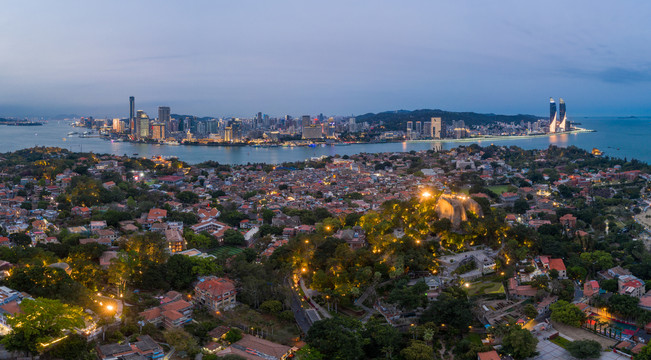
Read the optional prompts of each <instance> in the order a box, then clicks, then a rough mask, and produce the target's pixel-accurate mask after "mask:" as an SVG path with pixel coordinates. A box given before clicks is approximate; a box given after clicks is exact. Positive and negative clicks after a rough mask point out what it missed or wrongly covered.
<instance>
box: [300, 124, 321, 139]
mask: <svg viewBox="0 0 651 360" xmlns="http://www.w3.org/2000/svg"><path fill="white" fill-rule="evenodd" d="M322 135H323V129H322V128H321V126H316V125H309V126H304V127H303V134H302V138H303V139H321V138H322V137H323V136H322Z"/></svg>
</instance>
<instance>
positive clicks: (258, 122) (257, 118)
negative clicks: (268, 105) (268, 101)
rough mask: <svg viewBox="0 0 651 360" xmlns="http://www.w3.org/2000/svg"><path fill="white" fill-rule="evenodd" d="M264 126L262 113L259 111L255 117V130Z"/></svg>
mask: <svg viewBox="0 0 651 360" xmlns="http://www.w3.org/2000/svg"><path fill="white" fill-rule="evenodd" d="M261 125H262V112H260V111H258V113H257V114H256V116H255V119H254V120H253V128H254V129H257V128H258V127H260V126H261Z"/></svg>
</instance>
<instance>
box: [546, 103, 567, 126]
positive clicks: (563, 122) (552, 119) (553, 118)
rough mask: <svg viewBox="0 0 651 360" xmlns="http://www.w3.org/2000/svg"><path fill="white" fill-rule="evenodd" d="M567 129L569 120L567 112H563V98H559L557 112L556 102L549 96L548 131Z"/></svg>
mask: <svg viewBox="0 0 651 360" xmlns="http://www.w3.org/2000/svg"><path fill="white" fill-rule="evenodd" d="M559 119H560V120H559ZM569 130H570V122H569V121H567V114H566V113H565V101H564V100H563V98H561V99H560V102H559V104H558V114H557V113H556V102H555V101H554V98H549V132H550V133H557V132H563V131H569Z"/></svg>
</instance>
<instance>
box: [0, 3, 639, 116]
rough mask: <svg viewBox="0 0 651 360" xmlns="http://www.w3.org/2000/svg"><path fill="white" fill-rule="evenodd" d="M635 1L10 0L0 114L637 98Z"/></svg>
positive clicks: (608, 102) (231, 112)
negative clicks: (131, 103)
mask: <svg viewBox="0 0 651 360" xmlns="http://www.w3.org/2000/svg"><path fill="white" fill-rule="evenodd" d="M649 14H651V3H649V2H646V1H629V2H612V1H608V2H606V1H571V2H568V1H543V2H536V3H535V4H533V2H530V1H521V0H519V1H491V2H488V1H431V0H426V1H417V0H408V1H382V0H369V1H332V0H330V1H318V2H317V1H305V0H302V1H298V0H297V1H285V0H274V1H246V0H240V1H216V0H212V1H199V0H192V1H160V0H157V1H102V2H96V1H51V0H49V1H27V2H22V1H10V2H4V3H3V5H2V11H1V12H0V26H2V29H3V30H2V32H0V54H1V55H0V115H4V116H21V115H46V116H48V115H55V114H60V113H76V114H79V115H95V116H100V117H103V116H110V117H126V116H128V108H129V106H128V97H129V96H131V95H133V96H135V97H136V107H137V108H139V109H143V110H145V111H147V112H148V113H150V115H152V116H156V113H155V109H156V107H157V106H159V105H167V106H171V108H172V112H173V113H179V114H195V115H199V116H239V117H249V116H252V115H253V114H254V113H256V112H258V111H262V112H263V113H267V114H270V115H272V116H282V115H284V114H291V115H301V114H313V115H314V114H318V113H324V114H326V115H350V114H362V113H367V112H380V111H386V110H395V109H408V110H413V109H422V108H440V109H444V110H452V111H476V112H484V113H488V112H494V113H502V114H517V113H528V114H536V115H545V114H547V112H548V101H549V97H550V96H553V97H555V98H559V97H563V98H564V99H565V101H566V102H567V109H568V115H569V116H570V117H572V116H577V115H649V114H651V47H650V46H649V44H651V25H649V20H648V17H649Z"/></svg>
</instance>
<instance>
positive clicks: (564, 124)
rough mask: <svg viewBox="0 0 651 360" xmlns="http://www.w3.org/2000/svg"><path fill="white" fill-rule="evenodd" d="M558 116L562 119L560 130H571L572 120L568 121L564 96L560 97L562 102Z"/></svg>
mask: <svg viewBox="0 0 651 360" xmlns="http://www.w3.org/2000/svg"><path fill="white" fill-rule="evenodd" d="M558 118H559V119H560V121H561V125H560V126H559V130H560V131H568V130H570V122H569V121H567V114H566V113H565V100H563V98H561V99H560V103H559V104H558Z"/></svg>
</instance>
